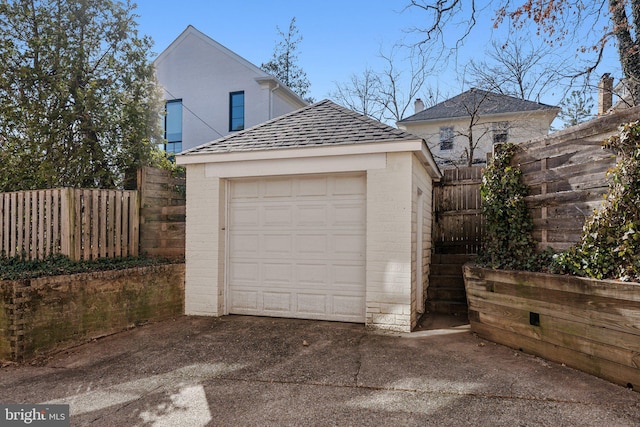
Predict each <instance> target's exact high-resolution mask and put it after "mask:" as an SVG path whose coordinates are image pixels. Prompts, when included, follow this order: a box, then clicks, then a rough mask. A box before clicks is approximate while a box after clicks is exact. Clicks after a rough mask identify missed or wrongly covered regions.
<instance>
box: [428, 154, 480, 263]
mask: <svg viewBox="0 0 640 427" xmlns="http://www.w3.org/2000/svg"><path fill="white" fill-rule="evenodd" d="M443 175H444V176H443V178H442V180H441V181H440V182H439V183H437V185H435V186H434V189H433V197H434V209H435V221H434V227H433V239H434V241H433V246H434V250H435V253H437V254H476V253H478V250H479V249H480V247H481V246H482V238H483V233H484V220H483V217H482V206H481V199H480V183H481V182H482V167H481V166H471V167H461V168H455V169H445V170H444V171H443Z"/></svg>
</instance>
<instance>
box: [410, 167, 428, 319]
mask: <svg viewBox="0 0 640 427" xmlns="http://www.w3.org/2000/svg"><path fill="white" fill-rule="evenodd" d="M411 187H412V193H411V194H412V198H413V199H412V202H411V210H412V212H411V222H412V231H411V236H412V240H411V253H412V257H411V282H412V283H413V291H414V292H413V294H412V303H411V304H412V308H413V309H412V312H411V316H412V317H411V327H412V328H413V327H415V326H416V324H417V322H418V320H419V319H418V316H417V309H418V304H419V300H420V299H421V298H422V300H423V301H424V300H425V299H426V296H427V288H428V287H429V265H430V264H431V248H432V241H431V239H432V233H431V230H432V227H433V224H432V220H433V180H432V179H431V177H430V176H429V175H428V173H427V171H426V170H425V168H424V166H423V165H422V163H421V162H420V159H418V157H417V156H415V155H414V156H413V158H412V186H411ZM418 188H419V189H420V190H422V193H423V198H422V204H423V206H422V243H423V245H422V257H423V258H422V279H423V293H422V295H417V294H416V291H417V289H418V284H417V278H416V275H417V268H416V263H417V262H418V260H416V253H417V251H416V245H417V239H416V235H417V229H418V227H419V225H418V224H417V218H418V214H417V210H418Z"/></svg>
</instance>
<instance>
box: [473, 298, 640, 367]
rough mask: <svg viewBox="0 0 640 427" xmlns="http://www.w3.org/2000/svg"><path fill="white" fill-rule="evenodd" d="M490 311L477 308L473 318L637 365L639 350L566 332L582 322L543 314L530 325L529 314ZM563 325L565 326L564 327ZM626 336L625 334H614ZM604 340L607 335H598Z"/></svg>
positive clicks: (594, 354) (525, 334)
mask: <svg viewBox="0 0 640 427" xmlns="http://www.w3.org/2000/svg"><path fill="white" fill-rule="evenodd" d="M488 313H491V312H490V311H489V312H487V311H478V316H477V319H478V320H479V322H481V323H482V324H485V325H487V326H491V327H495V328H500V329H504V330H507V331H509V332H512V333H515V334H518V335H522V336H525V337H528V338H532V339H535V340H544V341H546V342H548V343H550V344H553V345H556V346H558V347H565V348H568V349H573V350H574V351H577V352H580V353H583V354H585V355H593V356H595V357H598V358H601V359H603V360H607V361H609V362H613V363H618V364H622V365H626V366H630V367H637V366H638V365H637V363H638V362H640V353H637V352H636V351H633V350H628V349H624V348H620V347H619V346H618V345H616V344H614V345H609V344H606V341H600V342H599V341H594V340H590V339H587V338H584V337H583V336H581V335H580V333H578V334H577V335H574V334H571V333H567V332H566V330H567V329H568V330H571V328H577V330H579V331H582V330H584V328H581V326H584V325H583V324H579V323H573V324H572V322H564V321H563V319H556V318H551V317H545V318H544V321H543V320H542V319H541V324H540V326H539V327H537V326H535V327H534V326H530V325H529V324H528V322H529V313H528V312H526V313H525V312H522V318H520V316H519V317H517V318H509V317H507V316H508V315H509V314H511V315H517V313H515V312H514V313H504V312H500V313H499V315H492V314H488ZM565 328H566V329H565ZM618 335H620V336H622V337H624V338H626V339H628V338H629V336H628V335H625V334H618ZM602 338H605V339H606V340H608V339H610V337H608V336H606V337H602Z"/></svg>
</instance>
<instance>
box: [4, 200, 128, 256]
mask: <svg viewBox="0 0 640 427" xmlns="http://www.w3.org/2000/svg"><path fill="white" fill-rule="evenodd" d="M138 206H139V205H138V193H137V191H122V190H84V189H73V188H60V189H51V190H34V191H20V192H13V193H4V194H2V195H0V250H1V252H2V254H4V255H5V256H9V257H12V256H20V255H23V256H25V257H26V258H28V259H42V258H44V257H47V256H49V255H52V254H58V253H60V254H63V255H67V256H69V257H70V258H71V259H73V260H80V259H84V260H89V259H96V258H102V257H109V258H113V257H121V256H129V255H131V256H137V255H138V241H139V240H138V239H139V236H138V233H139V209H138Z"/></svg>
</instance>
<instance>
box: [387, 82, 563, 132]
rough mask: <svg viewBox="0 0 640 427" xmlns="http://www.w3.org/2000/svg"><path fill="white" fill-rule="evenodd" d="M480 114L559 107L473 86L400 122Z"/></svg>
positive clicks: (553, 109) (554, 108)
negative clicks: (475, 112)
mask: <svg viewBox="0 0 640 427" xmlns="http://www.w3.org/2000/svg"><path fill="white" fill-rule="evenodd" d="M476 110H477V115H479V116H487V115H493V114H505V113H515V112H532V111H545V110H546V111H549V112H553V111H555V112H556V113H557V112H558V111H560V108H559V107H554V106H551V105H546V104H542V103H539V102H533V101H527V100H525V99H520V98H516V97H513V96H509V95H503V94H500V93H495V92H488V91H485V90H482V89H477V88H472V89H469V90H468V91H466V92H463V93H461V94H460V95H457V96H454V97H453V98H450V99H447V100H446V101H443V102H441V103H439V104H436V105H434V106H433V107H430V108H427V109H425V110H422V111H420V112H418V113H416V114H414V115H413V116H410V117H407V118H405V119H402V120H400V121H399V122H398V123H406V122H419V121H426V120H438V119H452V118H458V117H469V116H470V115H471V113H470V112H471V111H476Z"/></svg>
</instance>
